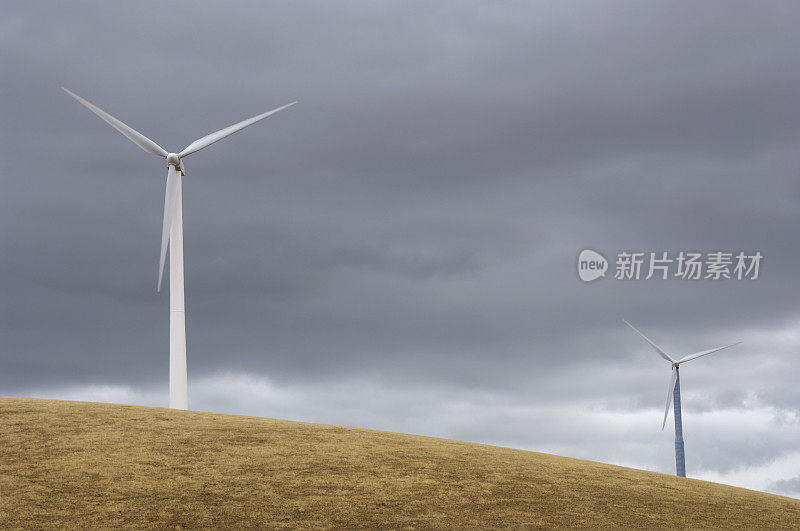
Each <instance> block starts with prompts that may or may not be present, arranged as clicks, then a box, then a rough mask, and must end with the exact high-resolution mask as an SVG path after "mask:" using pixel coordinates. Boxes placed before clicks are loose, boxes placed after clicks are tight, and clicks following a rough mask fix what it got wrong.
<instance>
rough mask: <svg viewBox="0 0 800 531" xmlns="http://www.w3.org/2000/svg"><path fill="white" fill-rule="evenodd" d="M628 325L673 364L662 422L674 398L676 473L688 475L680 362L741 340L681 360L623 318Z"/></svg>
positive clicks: (664, 423)
mask: <svg viewBox="0 0 800 531" xmlns="http://www.w3.org/2000/svg"><path fill="white" fill-rule="evenodd" d="M622 321H623V322H624V323H625V324H626V325H628V326H630V327H631V328H633V331H634V332H636V333H637V334H639V335H640V336H642V339H644V340H645V341H647V343H648V344H649V345H650V346H651V347H653V349H654V350H655V351H656V353H657V354H658V355H659V356H661V357H662V358H664V359H665V360H667V361H668V362H670V363H671V364H672V376H670V379H669V387H668V388H667V405H666V408H665V409H664V422H662V423H661V429H662V430H663V429H664V427H665V426H666V425H667V415H668V414H669V404H670V398H672V402H675V469H676V474H677V475H678V476H681V477H686V456H685V454H684V451H683V423H682V421H681V375H680V364H681V363H685V362H687V361H691V360H693V359H696V358H699V357H700V356H705V355H707V354H711V353H713V352H717V351H718V350H722V349H725V348H730V347H733V346H735V345H738V344H739V343H741V341H737V342H736V343H732V344H730V345H725V346H724V347H717V348H712V349H710V350H701V351H700V352H695V353H694V354H689V355H688V356H684V357H682V358H681V359H679V360H676V359H673V358H672V357H671V356H670V355H669V354H667V353H666V352H664V351H663V350H662V349H661V348H660V347H658V345H656V344H655V343H653V342H652V341H650V340H649V339H647V337H645V335H644V334H643V333H641V332H639V331H638V330H637V329H636V328H634V326H633V325H632V324H630V323H629V322H628V321H626V320H625V319H623V320H622Z"/></svg>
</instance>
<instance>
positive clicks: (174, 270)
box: [61, 87, 297, 409]
mask: <svg viewBox="0 0 800 531" xmlns="http://www.w3.org/2000/svg"><path fill="white" fill-rule="evenodd" d="M61 88H62V89H63V90H64V92H66V93H67V94H69V95H70V96H72V97H73V98H75V99H76V100H78V101H79V102H80V103H81V104H83V105H84V106H85V107H86V108H88V109H89V110H90V111H92V112H93V113H95V114H96V115H97V116H99V117H100V118H102V119H103V120H105V121H106V122H107V123H108V124H109V125H110V126H111V127H113V128H114V129H116V130H117V131H119V132H120V133H122V134H123V135H125V136H126V137H128V139H130V140H131V141H132V142H133V143H134V144H136V145H137V146H139V147H140V148H142V149H143V150H145V151H147V152H148V153H152V154H154V155H158V156H159V157H163V158H165V159H167V191H166V194H165V196H164V221H163V224H162V227H161V258H160V261H159V265H158V283H157V291H161V277H162V276H163V273H164V259H165V258H166V255H167V243H169V244H170V245H169V301H170V304H169V407H171V408H173V409H187V408H188V407H189V393H188V389H187V381H186V380H187V377H186V320H185V316H184V304H183V206H182V203H183V201H182V199H181V188H182V185H181V182H182V177H183V176H184V175H186V169H185V167H184V165H183V158H184V157H186V156H188V155H191V154H192V153H195V152H197V151H200V150H201V149H203V148H204V147H208V146H210V145H211V144H213V143H214V142H217V141H219V140H222V139H223V138H225V137H226V136H229V135H232V134H233V133H235V132H237V131H239V130H241V129H244V128H245V127H247V126H249V125H253V124H254V123H256V122H258V121H261V120H263V119H264V118H266V117H268V116H271V115H273V114H275V113H276V112H278V111H282V110H283V109H286V108H287V107H291V106H292V105H294V104H295V103H297V102H296V101H295V102H292V103H289V104H288V105H284V106H283V107H278V108H277V109H273V110H271V111H268V112H265V113H264V114H259V115H258V116H254V117H253V118H250V119H248V120H244V121H242V122H239V123H237V124H234V125H231V126H230V127H226V128H225V129H220V130H219V131H217V132H216V133H211V134H210V135H206V136H204V137H203V138H200V139H198V140H195V141H194V142H192V143H191V144H189V145H188V146H186V147H185V148H184V149H183V150H182V151H180V152H179V153H168V152H167V150H165V149H164V148H162V147H161V146H159V145H158V144H156V143H155V142H153V141H152V140H150V139H149V138H147V137H146V136H144V135H143V134H141V133H139V132H138V131H135V130H134V129H132V128H131V127H129V126H127V125H125V124H124V123H122V122H121V121H119V120H117V119H116V118H114V117H113V116H111V115H110V114H108V113H106V112H105V111H103V110H102V109H99V108H98V107H95V106H94V105H92V104H91V103H89V102H88V101H86V100H85V99H83V98H81V97H80V96H78V95H77V94H74V93H72V92H70V91H69V90H67V89H65V88H64V87H61Z"/></svg>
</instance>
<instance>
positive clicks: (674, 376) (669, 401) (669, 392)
mask: <svg viewBox="0 0 800 531" xmlns="http://www.w3.org/2000/svg"><path fill="white" fill-rule="evenodd" d="M677 377H678V372H677V371H676V370H675V368H674V367H673V368H672V376H671V377H670V379H669V389H667V407H666V408H664V422H663V423H662V424H661V429H662V430H663V429H664V427H665V426H666V425H667V415H669V406H670V404H672V400H673V397H672V393H674V392H675V380H676V379H677Z"/></svg>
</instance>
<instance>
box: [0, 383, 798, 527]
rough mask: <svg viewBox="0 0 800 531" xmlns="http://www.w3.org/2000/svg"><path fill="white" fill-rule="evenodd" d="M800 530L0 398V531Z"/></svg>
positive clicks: (454, 467)
mask: <svg viewBox="0 0 800 531" xmlns="http://www.w3.org/2000/svg"><path fill="white" fill-rule="evenodd" d="M18 526H21V527H47V528H51V527H54V526H55V527H77V526H81V527H109V526H128V527H136V528H146V527H167V526H169V527H173V528H174V527H176V526H182V527H190V528H198V527H238V528H241V527H254V526H260V527H282V526H285V527H305V526H308V527H312V526H313V527H350V528H353V527H357V528H376V527H381V528H386V527H391V528H403V527H405V528H411V527H415V528H433V527H450V528H461V529H463V528H477V527H481V528H484V527H514V528H521V527H554V526H556V527H592V528H597V527H606V528H620V527H639V528H655V527H670V528H675V527H692V528H697V527H720V528H734V527H746V528H751V529H754V528H765V527H780V528H786V527H791V526H800V501H797V500H793V499H790V498H784V497H780V496H774V495H770V494H763V493H759V492H754V491H749V490H745V489H740V488H735V487H729V486H724V485H717V484H714V483H708V482H704V481H698V480H692V479H681V478H676V477H673V476H667V475H663V474H657V473H653V472H645V471H641V470H633V469H628V468H622V467H617V466H611V465H604V464H600V463H594V462H590V461H581V460H578V459H569V458H564V457H557V456H554V455H547V454H540V453H534V452H525V451H521V450H511V449H508V448H498V447H493V446H485V445H480V444H470V443H463V442H457V441H449V440H443V439H434V438H430V437H420V436H414V435H402V434H398V433H387V432H381V431H373V430H362V429H355V428H342V427H338V426H326V425H320V424H307V423H300V422H289V421H282V420H271V419H262V418H254V417H243V416H233V415H219V414H213V413H199V412H192V411H173V410H169V409H160V408H146V407H138V406H118V405H110V404H94V403H86V402H66V401H59V400H35V399H24V398H0V528H3V529H6V528H13V527H18Z"/></svg>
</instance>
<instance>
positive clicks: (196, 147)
mask: <svg viewBox="0 0 800 531" xmlns="http://www.w3.org/2000/svg"><path fill="white" fill-rule="evenodd" d="M295 103H297V102H296V101H293V102H292V103H289V104H287V105H284V106H283V107H278V108H277V109H272V110H271V111H268V112H265V113H264V114H259V115H258V116H253V117H252V118H249V119H247V120H244V121H242V122H239V123H238V124H233V125H231V126H229V127H226V128H225V129H220V130H219V131H217V132H216V133H211V134H210V135H206V136H204V137H203V138H200V139H197V140H195V141H194V142H192V143H191V144H189V145H188V146H186V148H184V150H183V151H181V152H180V153H178V157H185V156H186V155H191V154H192V153H194V152H196V151H200V150H201V149H203V148H204V147H208V146H210V145H211V144H213V143H214V142H217V141H219V140H222V139H223V138H225V137H226V136H230V135H232V134H233V133H235V132H236V131H239V130H241V129H244V128H245V127H247V126H248V125H253V124H254V123H256V122H258V121H261V120H263V119H264V118H266V117H267V116H272V115H273V114H275V113H276V112H279V111H282V110H284V109H286V108H287V107H291V106H292V105H294V104H295Z"/></svg>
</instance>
